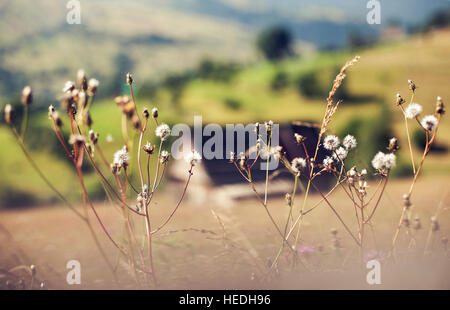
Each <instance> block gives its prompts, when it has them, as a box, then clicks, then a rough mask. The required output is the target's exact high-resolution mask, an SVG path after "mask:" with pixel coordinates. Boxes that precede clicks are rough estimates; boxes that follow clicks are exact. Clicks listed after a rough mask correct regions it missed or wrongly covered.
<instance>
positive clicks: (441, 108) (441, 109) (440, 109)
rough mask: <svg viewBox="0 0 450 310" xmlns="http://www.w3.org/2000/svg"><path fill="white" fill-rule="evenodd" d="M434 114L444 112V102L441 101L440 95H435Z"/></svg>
mask: <svg viewBox="0 0 450 310" xmlns="http://www.w3.org/2000/svg"><path fill="white" fill-rule="evenodd" d="M436 114H441V115H442V114H445V107H444V102H443V101H442V98H441V97H439V96H438V97H437V102H436Z"/></svg>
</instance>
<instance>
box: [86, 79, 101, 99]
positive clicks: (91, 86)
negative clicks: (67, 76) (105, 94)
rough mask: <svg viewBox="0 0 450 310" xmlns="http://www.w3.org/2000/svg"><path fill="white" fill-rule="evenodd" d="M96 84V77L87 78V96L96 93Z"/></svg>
mask: <svg viewBox="0 0 450 310" xmlns="http://www.w3.org/2000/svg"><path fill="white" fill-rule="evenodd" d="M98 84H99V82H98V80H96V79H90V80H89V82H88V88H87V93H88V95H89V96H95V94H96V93H97V89H98Z"/></svg>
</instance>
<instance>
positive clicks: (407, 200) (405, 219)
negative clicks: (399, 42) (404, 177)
mask: <svg viewBox="0 0 450 310" xmlns="http://www.w3.org/2000/svg"><path fill="white" fill-rule="evenodd" d="M408 86H409V90H410V91H411V100H410V102H411V103H410V104H409V105H408V106H407V107H406V108H404V107H403V105H404V104H405V100H404V99H403V98H402V96H401V95H400V94H397V100H396V104H397V106H399V108H400V109H401V111H402V113H403V115H404V118H405V128H406V135H407V138H408V143H409V148H410V156H411V165H412V169H413V172H414V175H413V177H412V180H411V184H410V187H409V190H408V191H407V192H406V193H405V194H404V195H403V207H402V212H401V215H400V219H399V222H398V225H397V228H396V230H395V233H394V237H393V239H392V247H393V250H394V253H395V248H396V243H397V239H398V236H399V233H400V230H401V228H402V226H405V228H407V232H408V235H409V236H410V238H411V242H414V234H413V231H412V230H411V229H410V226H409V223H410V222H411V220H412V210H411V209H412V206H413V202H412V194H413V191H414V185H415V184H416V182H417V179H418V178H419V175H420V172H421V170H422V167H423V165H424V163H425V159H426V158H427V156H428V154H429V153H430V150H431V147H432V145H433V143H434V141H435V140H436V136H437V132H438V129H439V124H440V123H441V118H442V116H443V115H444V113H445V106H444V102H443V100H442V98H441V97H439V96H438V97H437V98H436V108H435V111H434V113H433V114H430V115H426V116H423V117H422V118H421V119H420V117H421V115H422V112H423V108H422V106H421V105H420V104H418V103H413V102H412V101H413V100H414V95H415V92H416V90H417V86H416V84H415V83H414V82H413V81H412V80H408ZM408 120H412V121H415V124H416V126H418V128H420V129H421V130H423V131H424V132H425V139H426V141H425V147H424V150H423V153H422V157H421V158H420V161H419V164H418V165H417V169H416V164H415V161H414V157H413V153H412V146H411V142H410V141H411V138H410V133H409V130H408ZM432 223H437V218H435V220H434V221H432ZM427 244H428V242H427Z"/></svg>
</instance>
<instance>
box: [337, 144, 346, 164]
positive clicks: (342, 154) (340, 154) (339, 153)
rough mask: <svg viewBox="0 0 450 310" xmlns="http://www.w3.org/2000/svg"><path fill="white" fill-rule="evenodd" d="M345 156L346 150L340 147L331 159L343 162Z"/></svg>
mask: <svg viewBox="0 0 450 310" xmlns="http://www.w3.org/2000/svg"><path fill="white" fill-rule="evenodd" d="M347 155H348V150H347V149H346V148H343V147H342V146H341V147H339V148H338V149H337V150H336V151H335V153H334V154H333V157H334V158H335V159H337V160H338V161H344V160H345V159H346V158H347Z"/></svg>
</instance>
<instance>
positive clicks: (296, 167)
mask: <svg viewBox="0 0 450 310" xmlns="http://www.w3.org/2000/svg"><path fill="white" fill-rule="evenodd" d="M305 167H306V160H305V159H304V158H302V157H296V158H294V159H293V160H292V162H291V168H292V170H293V171H294V172H295V173H299V172H300V171H301V170H302V169H305Z"/></svg>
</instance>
